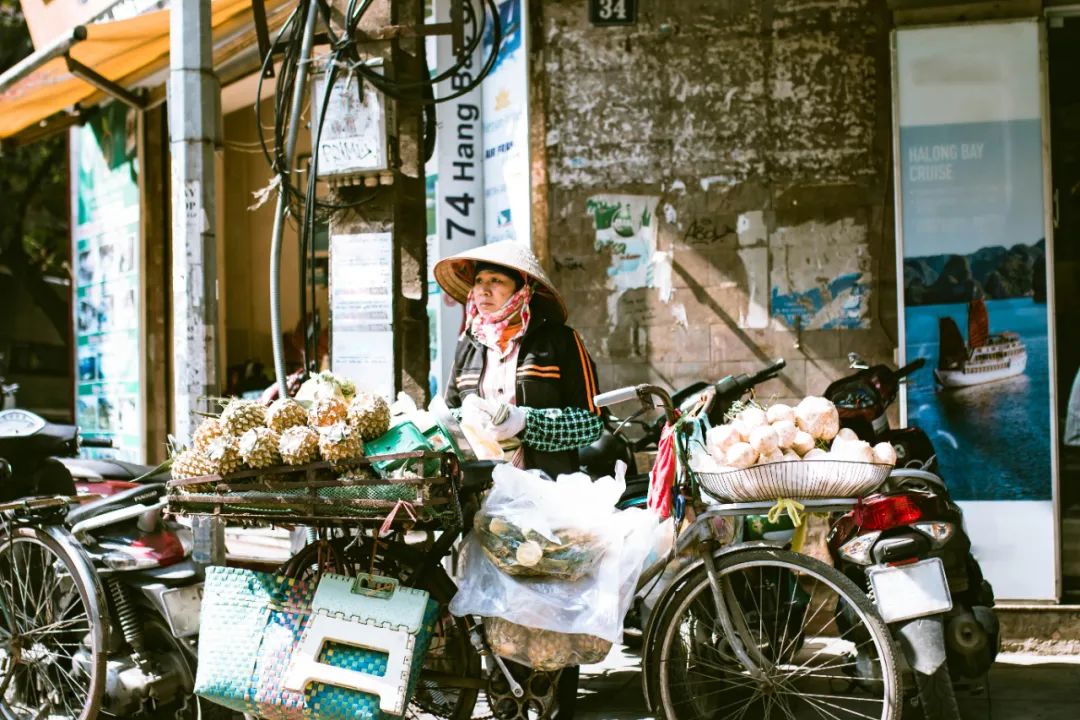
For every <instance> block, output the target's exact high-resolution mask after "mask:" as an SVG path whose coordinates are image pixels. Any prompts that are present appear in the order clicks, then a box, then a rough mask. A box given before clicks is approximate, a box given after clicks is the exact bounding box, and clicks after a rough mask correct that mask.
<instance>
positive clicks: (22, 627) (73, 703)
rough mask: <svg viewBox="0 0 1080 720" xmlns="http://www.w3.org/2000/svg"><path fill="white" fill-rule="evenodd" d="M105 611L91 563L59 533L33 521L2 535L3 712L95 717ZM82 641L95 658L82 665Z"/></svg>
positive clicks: (82, 719) (70, 719) (77, 719)
mask: <svg viewBox="0 0 1080 720" xmlns="http://www.w3.org/2000/svg"><path fill="white" fill-rule="evenodd" d="M103 617H104V615H103V613H102V605H101V591H100V586H99V585H98V583H97V582H96V581H95V576H94V574H93V570H92V568H91V567H90V565H89V563H88V562H87V561H86V559H85V558H84V557H83V556H82V555H81V554H80V553H79V552H78V550H76V549H74V548H72V547H70V546H69V545H68V544H67V543H66V542H63V537H62V536H54V535H53V534H52V533H50V532H47V531H46V530H43V529H40V528H37V527H33V526H28V527H19V528H15V529H13V530H12V531H11V533H10V534H5V535H3V536H0V718H3V719H4V720H28V719H29V718H38V717H42V716H47V717H50V718H65V719H67V720H90V719H92V718H95V717H96V716H97V714H98V711H99V709H100V707H101V699H102V694H103V693H104V691H105V636H106V630H105V624H106V622H105V621H104V620H103ZM84 649H85V650H88V651H89V658H90V660H89V662H84V663H81V664H79V666H78V668H77V667H76V666H77V663H76V655H82V653H81V652H80V651H82V650H84Z"/></svg>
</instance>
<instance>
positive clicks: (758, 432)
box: [747, 425, 780, 455]
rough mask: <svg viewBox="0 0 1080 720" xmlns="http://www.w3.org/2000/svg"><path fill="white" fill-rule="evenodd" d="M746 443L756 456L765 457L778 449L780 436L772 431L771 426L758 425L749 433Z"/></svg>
mask: <svg viewBox="0 0 1080 720" xmlns="http://www.w3.org/2000/svg"><path fill="white" fill-rule="evenodd" d="M747 442H749V443H750V447H752V448H754V450H756V451H757V454H758V455H765V454H767V453H771V452H772V451H773V450H776V449H777V448H778V447H780V436H779V435H777V433H776V430H773V427H772V425H759V426H758V427H756V428H754V429H753V430H751V431H750V437H749V439H748V441H747Z"/></svg>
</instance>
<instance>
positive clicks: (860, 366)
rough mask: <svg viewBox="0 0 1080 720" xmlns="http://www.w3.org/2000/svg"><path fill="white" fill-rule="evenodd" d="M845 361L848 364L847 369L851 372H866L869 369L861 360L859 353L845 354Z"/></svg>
mask: <svg viewBox="0 0 1080 720" xmlns="http://www.w3.org/2000/svg"><path fill="white" fill-rule="evenodd" d="M847 359H848V363H850V364H849V365H848V367H850V368H851V369H852V370H866V369H867V368H869V367H870V366H869V365H867V363H866V361H865V360H863V359H862V356H861V355H859V353H854V352H849V353H848V354H847Z"/></svg>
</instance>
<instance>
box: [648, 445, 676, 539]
mask: <svg viewBox="0 0 1080 720" xmlns="http://www.w3.org/2000/svg"><path fill="white" fill-rule="evenodd" d="M674 485H675V429H674V427H673V426H672V425H670V424H668V425H665V426H664V430H663V432H661V433H660V442H659V443H658V444H657V446H656V463H655V464H654V465H653V469H652V470H650V471H649V509H650V510H652V511H653V512H655V513H656V514H657V515H659V516H660V519H661V520H667V519H668V518H669V517H670V516H671V503H672V488H673V487H674Z"/></svg>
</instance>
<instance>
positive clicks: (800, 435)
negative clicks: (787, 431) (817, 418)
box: [791, 430, 814, 457]
mask: <svg viewBox="0 0 1080 720" xmlns="http://www.w3.org/2000/svg"><path fill="white" fill-rule="evenodd" d="M791 449H792V450H794V451H795V452H797V453H799V454H800V455H802V456H804V457H805V456H806V453H808V452H810V451H811V450H813V449H814V436H813V435H811V434H810V433H808V432H806V431H805V430H798V431H797V432H796V433H795V439H794V440H792V441H791Z"/></svg>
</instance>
